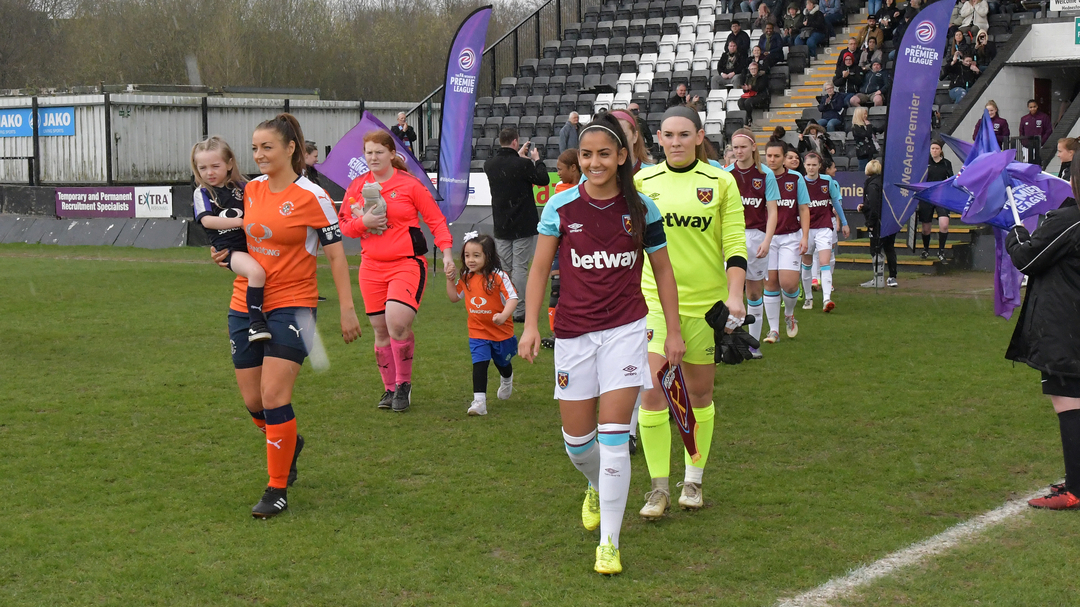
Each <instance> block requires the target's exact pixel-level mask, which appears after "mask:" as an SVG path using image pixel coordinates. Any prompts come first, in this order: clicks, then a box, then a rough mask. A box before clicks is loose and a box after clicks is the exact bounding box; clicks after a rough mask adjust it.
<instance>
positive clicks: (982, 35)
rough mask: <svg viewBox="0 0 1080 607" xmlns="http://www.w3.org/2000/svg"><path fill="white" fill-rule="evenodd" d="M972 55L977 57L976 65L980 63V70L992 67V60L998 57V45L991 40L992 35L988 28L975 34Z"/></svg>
mask: <svg viewBox="0 0 1080 607" xmlns="http://www.w3.org/2000/svg"><path fill="white" fill-rule="evenodd" d="M971 55H972V56H973V57H975V65H978V66H979V69H980V70H986V68H988V67H990V62H991V61H993V60H994V57H997V45H995V44H994V43H993V42H990V35H989V34H988V33H987V32H986V30H982V31H981V32H979V33H978V34H976V35H975V48H974V49H972V53H971Z"/></svg>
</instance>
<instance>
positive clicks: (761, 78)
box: [739, 63, 769, 126]
mask: <svg viewBox="0 0 1080 607" xmlns="http://www.w3.org/2000/svg"><path fill="white" fill-rule="evenodd" d="M742 91H743V93H742V97H740V98H739V109H740V110H742V111H744V112H746V125H747V126H750V125H751V124H752V117H753V113H754V110H756V109H767V108H768V107H769V77H768V76H766V75H765V74H762V73H761V72H760V71H759V69H758V64H756V63H751V64H750V65H749V66H748V67H747V71H746V75H745V76H743V80H742Z"/></svg>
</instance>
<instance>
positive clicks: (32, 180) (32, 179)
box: [0, 156, 40, 185]
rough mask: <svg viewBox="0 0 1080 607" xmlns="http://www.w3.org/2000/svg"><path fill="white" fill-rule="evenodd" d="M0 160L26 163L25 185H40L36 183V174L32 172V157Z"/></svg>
mask: <svg viewBox="0 0 1080 607" xmlns="http://www.w3.org/2000/svg"><path fill="white" fill-rule="evenodd" d="M0 160H4V161H10V160H14V161H16V162H25V163H26V174H27V180H26V185H40V184H38V183H37V172H36V171H35V170H34V157H33V156H0Z"/></svg>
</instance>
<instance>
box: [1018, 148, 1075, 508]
mask: <svg viewBox="0 0 1080 607" xmlns="http://www.w3.org/2000/svg"><path fill="white" fill-rule="evenodd" d="M1078 172H1080V157H1078V158H1075V159H1073V162H1072V174H1073V176H1074V177H1073V179H1072V188H1073V195H1074V198H1076V197H1080V178H1078V177H1080V176H1078ZM1005 249H1006V250H1007V251H1008V253H1009V257H1011V258H1012V262H1013V264H1014V265H1015V266H1016V267H1017V269H1019V270H1020V271H1021V272H1023V273H1024V274H1026V275H1027V277H1028V286H1027V295H1026V296H1025V297H1024V304H1023V307H1021V308H1020V317H1019V318H1018V319H1017V320H1016V329H1015V330H1014V331H1013V336H1012V340H1011V341H1010V342H1009V348H1008V350H1006V352H1005V358H1007V359H1009V360H1012V361H1015V362H1021V363H1025V364H1027V365H1028V366H1029V367H1031V368H1033V369H1036V370H1038V371H1040V372H1041V373H1042V391H1043V394H1045V395H1047V396H1049V397H1050V402H1051V403H1052V404H1053V406H1054V412H1055V413H1057V416H1058V425H1059V427H1060V431H1061V450H1062V453H1063V455H1064V459H1065V482H1064V483H1063V484H1057V485H1051V486H1050V494H1049V495H1046V496H1045V497H1040V498H1037V499H1033V500H1030V501H1028V504H1030V505H1031V506H1033V507H1035V508H1047V509H1050V510H1077V509H1080V498H1078V497H1077V496H1078V495H1080V339H1077V337H1078V336H1080V208H1077V207H1076V206H1071V207H1064V208H1061V209H1057V210H1054V211H1050V212H1049V213H1047V214H1046V216H1045V217H1044V218H1043V220H1042V222H1041V223H1040V224H1039V227H1038V228H1037V229H1036V230H1035V232H1033V233H1032V234H1030V235H1029V234H1028V231H1027V230H1026V229H1024V226H1016V227H1014V228H1013V229H1012V231H1010V232H1009V236H1008V238H1006V240H1005Z"/></svg>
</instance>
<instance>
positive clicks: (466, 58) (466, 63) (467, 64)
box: [458, 48, 476, 72]
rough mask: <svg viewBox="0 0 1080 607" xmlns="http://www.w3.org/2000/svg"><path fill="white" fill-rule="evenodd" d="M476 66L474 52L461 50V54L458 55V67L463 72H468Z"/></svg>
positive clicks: (466, 49)
mask: <svg viewBox="0 0 1080 607" xmlns="http://www.w3.org/2000/svg"><path fill="white" fill-rule="evenodd" d="M474 65H476V52H474V51H473V50H472V49H471V48H463V49H461V54H460V55H458V67H460V68H461V69H462V70H464V71H466V72H467V71H469V70H471V69H472V68H473V66H474Z"/></svg>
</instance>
